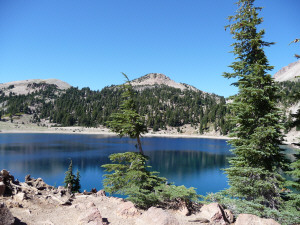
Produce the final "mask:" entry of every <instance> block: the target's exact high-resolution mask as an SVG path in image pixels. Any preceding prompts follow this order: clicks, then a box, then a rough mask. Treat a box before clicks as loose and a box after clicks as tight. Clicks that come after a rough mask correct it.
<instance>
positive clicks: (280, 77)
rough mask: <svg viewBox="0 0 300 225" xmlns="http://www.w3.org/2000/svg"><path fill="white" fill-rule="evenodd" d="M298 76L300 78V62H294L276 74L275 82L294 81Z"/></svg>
mask: <svg viewBox="0 0 300 225" xmlns="http://www.w3.org/2000/svg"><path fill="white" fill-rule="evenodd" d="M296 76H300V60H298V61H296V62H293V63H291V64H289V65H287V66H285V67H283V68H282V69H280V70H279V71H278V72H277V73H275V74H274V79H275V81H278V82H282V81H293V80H295V79H296Z"/></svg>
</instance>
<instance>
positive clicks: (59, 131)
mask: <svg viewBox="0 0 300 225" xmlns="http://www.w3.org/2000/svg"><path fill="white" fill-rule="evenodd" d="M57 128H58V129H56V130H55V129H53V128H45V129H7V130H0V134H26V133H28V134H83V135H89V134H91V135H97V134H98V135H107V136H118V134H117V133H113V132H110V131H108V129H107V130H104V129H99V128H80V129H82V130H78V127H67V128H66V127H57ZM70 128H71V129H70ZM144 137H145V138H147V137H162V138H202V139H222V140H229V139H232V138H230V137H227V136H219V135H218V136H214V135H197V134H167V133H163V134H162V133H146V134H144V135H142V138H144Z"/></svg>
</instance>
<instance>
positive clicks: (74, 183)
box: [64, 160, 81, 193]
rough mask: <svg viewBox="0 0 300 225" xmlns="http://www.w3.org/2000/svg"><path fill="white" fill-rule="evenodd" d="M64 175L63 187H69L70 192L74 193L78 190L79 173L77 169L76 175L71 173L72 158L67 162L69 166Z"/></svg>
mask: <svg viewBox="0 0 300 225" xmlns="http://www.w3.org/2000/svg"><path fill="white" fill-rule="evenodd" d="M65 174H66V176H65V180H64V183H65V188H69V185H70V188H71V192H72V193H75V192H80V188H81V186H80V174H79V171H78V170H77V174H76V176H75V175H74V174H73V163H72V160H70V164H69V168H68V170H67V171H66V172H65Z"/></svg>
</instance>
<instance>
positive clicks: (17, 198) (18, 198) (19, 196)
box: [14, 192, 27, 202]
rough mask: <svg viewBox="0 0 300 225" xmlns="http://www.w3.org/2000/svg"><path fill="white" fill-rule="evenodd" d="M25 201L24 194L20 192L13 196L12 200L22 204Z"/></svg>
mask: <svg viewBox="0 0 300 225" xmlns="http://www.w3.org/2000/svg"><path fill="white" fill-rule="evenodd" d="M25 199H27V196H26V194H25V193H23V192H20V193H18V194H16V195H14V200H15V201H17V202H22V201H24V200H25Z"/></svg>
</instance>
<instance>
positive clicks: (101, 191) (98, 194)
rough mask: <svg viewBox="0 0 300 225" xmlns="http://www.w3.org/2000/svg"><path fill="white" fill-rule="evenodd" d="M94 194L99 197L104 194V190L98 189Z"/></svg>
mask: <svg viewBox="0 0 300 225" xmlns="http://www.w3.org/2000/svg"><path fill="white" fill-rule="evenodd" d="M96 196H97V197H100V196H106V193H105V191H104V190H100V191H98V192H97V194H96Z"/></svg>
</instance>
